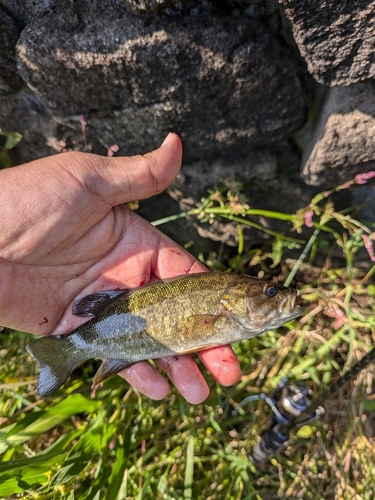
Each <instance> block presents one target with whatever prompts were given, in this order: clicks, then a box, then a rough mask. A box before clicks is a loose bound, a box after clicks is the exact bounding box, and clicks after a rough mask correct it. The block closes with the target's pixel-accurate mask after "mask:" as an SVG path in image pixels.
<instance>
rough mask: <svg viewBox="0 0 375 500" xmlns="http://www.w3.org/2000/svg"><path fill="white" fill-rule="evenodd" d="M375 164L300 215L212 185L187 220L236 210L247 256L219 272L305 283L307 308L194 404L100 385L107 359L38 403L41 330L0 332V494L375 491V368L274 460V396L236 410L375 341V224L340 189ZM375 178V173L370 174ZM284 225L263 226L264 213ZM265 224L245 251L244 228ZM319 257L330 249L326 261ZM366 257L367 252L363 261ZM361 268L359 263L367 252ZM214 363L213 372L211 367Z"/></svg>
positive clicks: (328, 374) (327, 373)
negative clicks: (269, 449) (263, 456)
mask: <svg viewBox="0 0 375 500" xmlns="http://www.w3.org/2000/svg"><path fill="white" fill-rule="evenodd" d="M373 177H375V172H372V173H369V174H365V175H362V176H357V177H356V179H353V181H351V182H349V183H346V184H344V185H342V186H339V187H337V188H336V189H334V190H332V191H329V192H324V193H320V194H318V195H317V196H315V198H314V199H313V200H312V201H311V203H310V204H309V206H308V207H305V208H303V209H301V210H299V211H298V212H297V213H295V214H286V213H278V212H269V211H265V210H256V209H254V208H250V207H249V206H248V204H247V202H246V200H244V199H243V197H242V195H241V189H240V186H238V185H236V184H234V183H230V184H228V183H227V185H226V186H223V187H222V188H220V189H218V190H216V191H215V192H212V193H210V194H209V195H208V196H207V198H206V199H204V200H203V202H202V205H201V206H200V207H198V208H197V209H194V210H191V211H190V212H187V213H183V214H178V215H176V216H173V217H168V218H166V219H164V220H159V221H154V224H155V225H160V224H161V223H163V222H167V221H170V220H173V219H177V218H180V217H186V216H191V217H198V219H200V220H202V221H203V222H204V221H209V220H210V219H212V218H214V217H221V218H225V219H229V220H231V221H232V223H233V224H236V226H237V230H238V236H239V238H238V240H239V244H238V249H237V252H236V255H234V256H232V257H231V258H229V259H228V261H227V262H225V263H224V264H223V263H222V262H219V261H218V260H217V259H216V258H215V256H213V255H210V256H208V257H207V256H206V257H204V256H200V258H201V259H202V260H204V262H206V263H208V264H209V265H210V267H211V268H212V269H217V268H223V266H225V268H227V269H228V271H234V272H248V273H251V274H253V275H258V276H260V277H263V276H265V275H267V276H275V277H277V278H279V279H280V280H282V281H286V282H287V283H290V282H291V281H292V280H293V284H297V285H298V287H299V288H300V289H301V291H302V298H303V300H305V302H306V304H307V305H308V311H309V312H308V314H307V315H306V316H305V317H303V318H302V320H296V321H294V322H292V323H290V324H289V325H287V326H286V327H285V328H283V329H279V330H278V331H277V332H269V333H267V334H265V335H263V336H261V337H259V338H255V339H250V340H248V341H244V342H241V343H238V344H236V345H235V346H234V348H235V351H236V353H237V355H238V356H239V359H240V362H241V366H242V369H243V377H242V379H241V381H240V382H239V384H238V385H236V386H235V387H231V388H223V387H220V386H219V385H217V384H216V383H215V382H213V381H212V379H211V378H210V377H207V380H208V381H209V384H210V387H211V394H210V397H209V399H208V400H207V401H205V402H204V403H203V404H201V405H196V406H193V405H190V404H188V403H186V402H185V401H184V400H183V398H182V397H181V396H180V395H179V394H177V392H172V393H171V395H170V396H169V397H168V398H167V399H166V400H165V401H162V402H154V401H150V400H148V399H147V398H146V397H143V396H141V395H140V394H139V393H137V391H135V390H134V389H132V388H131V387H129V386H127V385H126V384H125V383H124V382H123V381H122V380H120V378H118V377H113V378H112V379H110V380H108V381H107V382H106V383H105V384H104V387H103V388H102V389H100V390H98V391H97V392H96V394H95V395H90V389H89V387H90V378H91V377H92V375H93V373H94V371H95V366H96V362H93V363H92V364H85V365H84V366H83V367H82V368H80V369H79V370H78V371H77V372H76V373H75V375H74V377H73V379H72V381H71V383H70V384H68V385H65V386H64V387H63V388H62V389H60V390H59V391H58V393H57V395H56V396H55V397H51V398H47V399H46V400H41V399H39V398H38V395H37V392H36V371H35V370H36V367H35V365H34V364H33V363H31V362H30V358H29V357H28V355H27V352H26V350H25V345H26V344H27V343H28V341H29V340H30V338H31V336H30V335H27V334H24V333H20V332H11V331H7V330H3V331H2V332H1V333H0V356H1V359H2V364H1V368H0V398H1V407H2V412H1V426H0V454H1V460H2V461H1V462H0V497H2V498H7V499H12V498H30V499H31V498H32V499H38V500H39V499H43V500H44V499H67V500H68V499H69V500H73V499H77V500H83V499H84V500H98V499H102V498H103V499H106V500H111V499H113V500H115V499H118V500H121V499H137V500H140V499H165V500H172V499H178V500H180V499H185V500H189V499H191V500H192V499H194V500H216V499H220V500H221V499H223V500H239V499H248V500H250V499H254V500H261V499H262V500H268V499H269V500H271V499H272V500H273V499H275V498H292V499H298V498H301V499H313V500H318V499H340V500H341V499H348V500H353V499H355V500H365V499H372V498H374V497H375V468H374V465H373V464H374V463H375V442H374V433H375V427H374V419H373V416H372V412H373V410H374V405H375V403H374V397H373V395H372V394H373V392H374V387H373V386H374V383H375V378H374V373H375V372H374V368H373V367H372V366H370V367H368V368H367V369H365V370H363V371H362V372H361V373H360V375H359V376H358V377H357V379H356V380H355V381H352V382H350V383H348V384H347V385H346V386H345V388H344V389H342V390H341V391H340V392H339V393H338V394H336V395H335V396H334V397H333V398H331V399H330V400H329V401H327V402H326V404H325V410H326V412H325V415H324V417H323V418H322V419H321V420H318V421H315V422H313V423H311V424H309V425H307V426H305V427H303V428H301V429H300V430H299V431H297V432H296V433H294V434H293V435H292V439H291V440H290V441H289V442H288V443H287V445H286V446H284V447H283V448H282V449H280V450H279V452H278V453H276V454H275V455H273V456H272V457H271V458H270V459H269V461H268V462H266V463H265V464H263V465H261V466H254V465H253V464H252V463H251V462H250V461H249V459H248V455H249V452H250V450H251V449H252V447H253V446H254V444H255V443H256V442H257V441H258V440H259V433H261V432H263V431H264V430H265V429H267V428H268V427H269V426H270V424H271V421H272V412H271V410H270V408H269V407H268V406H267V404H266V403H265V402H264V401H263V400H259V401H257V402H254V403H253V404H252V406H251V407H250V405H248V406H245V407H244V409H243V410H244V411H241V412H240V413H239V415H237V416H233V415H232V414H231V411H230V409H231V408H233V407H235V406H237V405H238V404H239V402H240V401H241V400H242V399H243V398H244V397H246V396H248V395H250V394H260V393H261V392H262V391H264V392H265V393H267V394H269V393H271V392H272V390H273V389H274V388H275V387H276V386H277V384H278V383H279V382H280V380H282V379H283V377H285V376H287V377H288V378H289V379H293V380H298V381H303V383H304V384H306V385H307V386H308V387H310V388H311V389H312V390H313V391H314V393H315V395H317V394H319V393H320V392H321V391H322V390H323V389H324V388H325V387H327V386H328V385H329V383H330V382H331V381H332V380H334V379H335V378H337V376H338V374H340V373H342V372H343V371H345V370H346V369H347V368H348V367H350V366H352V365H353V364H354V363H355V362H356V361H357V360H358V359H360V358H361V357H362V356H363V355H364V354H365V353H366V352H368V350H369V349H370V348H371V346H372V345H373V342H374V335H375V284H374V281H373V276H374V274H375V256H374V251H373V245H374V238H375V233H374V230H375V228H374V222H373V221H372V222H371V223H367V224H366V223H364V222H359V221H358V220H356V219H355V217H354V215H353V214H352V213H351V212H350V211H344V212H342V211H341V212H340V211H336V210H335V206H334V203H333V201H332V200H333V197H334V195H335V194H336V193H337V192H338V191H341V190H342V189H349V188H351V187H352V186H354V185H356V184H362V183H365V182H368V181H369V182H372V181H371V178H373ZM372 180H374V179H372ZM259 216H262V217H265V218H274V219H278V220H281V221H284V223H285V230H284V231H283V232H281V231H278V232H276V231H273V230H272V229H269V228H268V229H267V228H263V227H262V226H261V225H260V224H259V222H258V220H257V217H259ZM249 226H250V227H252V228H255V229H256V230H258V231H259V230H262V231H265V232H266V233H268V236H269V239H268V240H267V241H265V243H264V244H262V245H261V246H258V247H257V248H250V249H247V248H246V240H245V237H244V228H245V227H249ZM322 256H323V257H324V258H323V259H322ZM358 256H360V257H361V258H359V257H358ZM359 262H360V263H361V266H360V267H358V263H359ZM202 370H203V372H204V369H203V368H202Z"/></svg>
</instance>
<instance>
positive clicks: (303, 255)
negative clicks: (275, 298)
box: [284, 229, 320, 286]
mask: <svg viewBox="0 0 375 500" xmlns="http://www.w3.org/2000/svg"><path fill="white" fill-rule="evenodd" d="M319 233H320V229H315V231H314V232H313V234H312V235H311V238H310V239H309V241H308V242H307V244H306V246H305V249H304V250H303V252H302V253H301V255H300V256H299V258H298V260H297V262H296V263H295V264H294V266H293V269H292V270H291V271H290V273H289V276H288V277H287V279H286V280H285V283H284V285H285V286H289V285H290V283H291V282H292V280H293V278H294V276H295V275H296V273H297V271H298V269H299V268H300V267H301V264H302V262H303V261H304V260H305V258H306V256H307V254H308V253H309V251H310V249H311V247H312V246H313V244H314V242H315V240H316V238H317V237H318V234H319Z"/></svg>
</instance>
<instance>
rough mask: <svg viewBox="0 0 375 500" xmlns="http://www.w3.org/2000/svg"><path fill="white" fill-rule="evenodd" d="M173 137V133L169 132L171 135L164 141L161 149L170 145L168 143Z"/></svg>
mask: <svg viewBox="0 0 375 500" xmlns="http://www.w3.org/2000/svg"><path fill="white" fill-rule="evenodd" d="M172 136H173V134H172V132H169V134H168V135H167V137H166V138H165V139H164V141H163V142H162V145H161V146H160V147H161V148H162V147H163V146H165V145H166V144H168V142H169V141H170V140H171V139H172Z"/></svg>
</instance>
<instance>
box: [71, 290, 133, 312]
mask: <svg viewBox="0 0 375 500" xmlns="http://www.w3.org/2000/svg"><path fill="white" fill-rule="evenodd" d="M126 292H130V290H104V291H102V292H95V293H92V294H90V295H86V296H85V297H81V298H80V299H78V300H76V301H75V302H74V304H73V306H72V314H74V316H95V315H96V314H98V312H99V311H100V310H101V309H103V307H104V306H106V305H107V304H108V303H109V302H110V301H111V300H113V299H115V298H116V297H118V296H119V295H123V294H126Z"/></svg>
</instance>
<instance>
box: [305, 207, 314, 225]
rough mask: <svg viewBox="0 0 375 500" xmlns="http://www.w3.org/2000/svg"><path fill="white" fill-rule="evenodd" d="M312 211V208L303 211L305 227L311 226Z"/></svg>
mask: <svg viewBox="0 0 375 500" xmlns="http://www.w3.org/2000/svg"><path fill="white" fill-rule="evenodd" d="M313 215H314V212H313V210H309V211H308V212H306V213H305V224H306V226H307V227H312V225H313V223H312V218H313Z"/></svg>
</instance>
